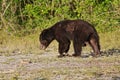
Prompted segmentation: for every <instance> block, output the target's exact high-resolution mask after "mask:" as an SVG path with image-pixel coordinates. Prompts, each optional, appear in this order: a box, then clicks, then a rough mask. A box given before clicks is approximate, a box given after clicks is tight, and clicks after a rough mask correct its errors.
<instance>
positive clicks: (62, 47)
mask: <svg viewBox="0 0 120 80" xmlns="http://www.w3.org/2000/svg"><path fill="white" fill-rule="evenodd" d="M69 48H70V41H68V42H65V43H63V42H59V54H60V55H59V57H63V56H69V54H68V53H67V52H68V51H69ZM64 53H65V54H64Z"/></svg>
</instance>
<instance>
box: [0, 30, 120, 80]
mask: <svg viewBox="0 0 120 80" xmlns="http://www.w3.org/2000/svg"><path fill="white" fill-rule="evenodd" d="M0 34H1V36H0V80H117V79H118V80H119V79H120V40H119V39H120V31H119V30H118V31H116V32H112V33H105V34H103V33H100V42H101V47H102V50H103V51H106V52H107V51H109V49H113V48H114V50H119V51H118V52H117V51H113V54H112V55H110V56H101V57H98V58H93V57H91V56H89V57H86V58H85V57H84V58H80V57H78V58H74V57H64V58H58V57H57V56H58V52H57V48H58V43H57V42H56V41H54V42H53V43H51V44H50V46H49V47H48V48H47V50H45V51H43V50H40V49H39V41H38V37H39V36H38V35H39V33H38V34H37V33H36V34H32V35H29V36H26V37H14V36H9V35H7V34H3V32H0ZM90 50H91V48H89V47H86V48H83V55H84V53H86V54H90ZM69 53H70V54H72V53H73V48H72V45H71V49H70V51H69ZM86 54H85V55H86Z"/></svg>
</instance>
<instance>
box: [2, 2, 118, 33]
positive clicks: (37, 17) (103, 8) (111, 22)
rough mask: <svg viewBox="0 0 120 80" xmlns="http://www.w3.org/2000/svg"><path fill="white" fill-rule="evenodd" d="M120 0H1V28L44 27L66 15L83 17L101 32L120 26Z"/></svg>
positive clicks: (30, 29)
mask: <svg viewBox="0 0 120 80" xmlns="http://www.w3.org/2000/svg"><path fill="white" fill-rule="evenodd" d="M119 2H120V0H94V1H93V0H10V1H5V0H1V1H0V5H2V7H0V9H1V11H0V14H1V16H2V17H1V18H0V19H1V21H0V23H1V26H0V27H1V28H2V29H5V30H8V31H10V32H20V31H23V30H24V31H23V32H31V31H33V30H35V29H39V30H41V29H45V28H47V27H49V26H51V25H53V24H54V23H56V22H57V21H60V20H63V19H83V20H86V21H88V22H90V23H92V24H93V25H94V26H95V27H96V29H97V30H98V31H99V32H109V31H114V30H116V29H120V28H119V27H120V26H119V24H120V3H119Z"/></svg>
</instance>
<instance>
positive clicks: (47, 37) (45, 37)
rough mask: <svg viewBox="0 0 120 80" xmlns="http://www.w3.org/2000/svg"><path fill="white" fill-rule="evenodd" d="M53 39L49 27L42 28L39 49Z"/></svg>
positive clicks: (44, 47)
mask: <svg viewBox="0 0 120 80" xmlns="http://www.w3.org/2000/svg"><path fill="white" fill-rule="evenodd" d="M53 40H54V34H53V31H52V30H51V29H45V30H43V31H42V32H41V34H40V36H39V41H40V46H41V49H46V48H47V47H48V46H49V44H50V43H51V42H52V41H53Z"/></svg>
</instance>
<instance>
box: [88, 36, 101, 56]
mask: <svg viewBox="0 0 120 80" xmlns="http://www.w3.org/2000/svg"><path fill="white" fill-rule="evenodd" d="M89 43H90V46H91V47H92V49H93V51H94V53H95V55H94V56H95V57H96V56H99V55H100V46H99V43H98V42H97V40H96V39H94V38H92V39H90V42H89Z"/></svg>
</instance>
